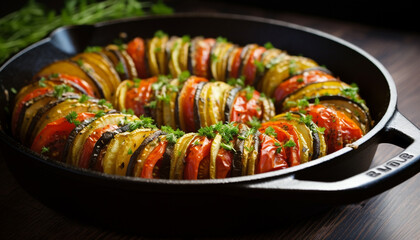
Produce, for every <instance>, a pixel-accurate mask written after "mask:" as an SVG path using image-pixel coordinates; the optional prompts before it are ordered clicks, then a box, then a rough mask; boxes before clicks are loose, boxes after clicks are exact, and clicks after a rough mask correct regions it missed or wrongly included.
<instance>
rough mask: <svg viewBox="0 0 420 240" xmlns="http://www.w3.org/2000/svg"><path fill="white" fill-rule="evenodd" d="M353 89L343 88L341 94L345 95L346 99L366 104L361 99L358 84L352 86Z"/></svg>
mask: <svg viewBox="0 0 420 240" xmlns="http://www.w3.org/2000/svg"><path fill="white" fill-rule="evenodd" d="M350 86H351V87H347V88H342V89H341V94H343V95H344V96H345V97H348V98H350V99H351V100H353V101H355V102H357V103H361V104H364V102H365V101H364V100H363V99H360V98H359V87H358V86H357V84H356V83H352V84H350Z"/></svg>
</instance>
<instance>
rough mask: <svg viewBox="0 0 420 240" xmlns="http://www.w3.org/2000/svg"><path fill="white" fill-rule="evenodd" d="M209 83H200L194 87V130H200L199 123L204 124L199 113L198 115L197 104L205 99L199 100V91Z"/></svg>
mask: <svg viewBox="0 0 420 240" xmlns="http://www.w3.org/2000/svg"><path fill="white" fill-rule="evenodd" d="M207 83H209V82H200V83H198V84H197V86H196V90H195V95H194V123H195V129H196V130H197V129H200V127H201V123H203V122H204V123H205V121H206V119H201V116H200V113H199V104H200V102H203V101H206V100H205V99H202V98H200V95H201V90H202V89H203V87H204V85H206V84H207Z"/></svg>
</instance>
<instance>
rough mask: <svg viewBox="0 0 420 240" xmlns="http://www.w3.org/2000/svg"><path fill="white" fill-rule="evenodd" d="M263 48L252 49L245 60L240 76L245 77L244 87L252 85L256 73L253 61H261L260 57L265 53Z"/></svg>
mask: <svg viewBox="0 0 420 240" xmlns="http://www.w3.org/2000/svg"><path fill="white" fill-rule="evenodd" d="M265 50H266V49H265V48H264V47H257V48H254V49H252V52H251V53H250V55H249V58H248V59H247V61H246V63H245V65H244V67H243V70H242V75H244V76H245V84H246V85H250V86H252V85H254V80H255V75H256V73H257V66H256V64H255V61H260V60H261V55H262V54H263V53H264V52H265Z"/></svg>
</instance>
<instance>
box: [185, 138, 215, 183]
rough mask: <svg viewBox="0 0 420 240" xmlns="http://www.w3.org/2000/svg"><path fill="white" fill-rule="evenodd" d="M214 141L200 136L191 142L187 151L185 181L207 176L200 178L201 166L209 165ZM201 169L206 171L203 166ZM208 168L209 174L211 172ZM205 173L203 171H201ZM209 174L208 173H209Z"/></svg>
mask: <svg viewBox="0 0 420 240" xmlns="http://www.w3.org/2000/svg"><path fill="white" fill-rule="evenodd" d="M211 143H212V141H211V140H210V139H208V138H207V137H204V136H200V137H198V138H196V139H195V140H194V141H193V142H191V144H190V146H189V147H188V149H187V155H186V158H185V166H184V179H199V178H204V177H205V176H199V174H198V173H199V169H200V164H201V163H202V162H203V163H206V162H207V164H208V165H209V162H210V161H209V159H208V158H210V148H211ZM201 169H205V168H204V167H203V166H201ZM209 171H210V170H209V168H208V167H207V172H209ZM201 172H203V171H201ZM207 174H208V173H207Z"/></svg>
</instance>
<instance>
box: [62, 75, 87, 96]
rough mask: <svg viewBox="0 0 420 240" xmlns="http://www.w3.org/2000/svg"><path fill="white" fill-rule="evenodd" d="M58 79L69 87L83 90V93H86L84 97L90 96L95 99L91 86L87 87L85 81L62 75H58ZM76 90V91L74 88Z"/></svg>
mask: <svg viewBox="0 0 420 240" xmlns="http://www.w3.org/2000/svg"><path fill="white" fill-rule="evenodd" d="M57 75H58V78H59V79H61V80H63V81H64V83H66V84H67V85H69V86H72V85H77V86H79V88H81V89H83V90H84V92H85V93H86V95H88V96H90V97H95V92H94V90H93V88H92V86H91V85H89V83H87V82H86V81H85V80H83V79H81V78H78V77H76V76H71V75H68V74H62V73H58V74H57ZM76 89H78V88H77V87H76Z"/></svg>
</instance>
